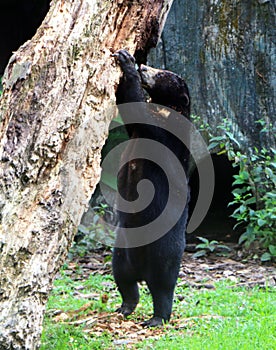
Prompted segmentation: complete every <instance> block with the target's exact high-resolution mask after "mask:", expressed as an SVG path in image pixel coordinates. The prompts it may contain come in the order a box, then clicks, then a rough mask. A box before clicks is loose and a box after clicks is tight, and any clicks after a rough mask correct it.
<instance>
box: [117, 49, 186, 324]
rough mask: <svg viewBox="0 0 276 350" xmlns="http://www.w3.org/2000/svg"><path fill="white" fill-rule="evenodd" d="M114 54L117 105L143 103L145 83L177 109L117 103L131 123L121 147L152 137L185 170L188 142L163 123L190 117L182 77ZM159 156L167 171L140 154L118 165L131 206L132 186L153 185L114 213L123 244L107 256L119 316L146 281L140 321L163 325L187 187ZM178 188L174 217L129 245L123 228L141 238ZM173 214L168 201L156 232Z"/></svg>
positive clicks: (159, 100)
mask: <svg viewBox="0 0 276 350" xmlns="http://www.w3.org/2000/svg"><path fill="white" fill-rule="evenodd" d="M113 56H114V57H115V58H116V61H117V62H118V63H119V65H120V67H121V69H122V71H123V77H122V79H121V81H120V84H119V86H118V89H117V95H116V97H117V104H118V105H119V104H125V103H129V102H145V100H146V98H145V92H144V90H143V88H144V89H145V90H146V92H147V93H148V94H149V96H150V98H151V102H153V103H154V104H158V105H163V106H167V107H170V108H171V109H174V110H175V111H177V112H180V113H175V112H173V113H169V112H168V113H165V115H162V111H161V109H158V108H154V109H153V111H152V113H150V114H151V115H149V114H148V112H147V111H146V110H144V105H145V104H143V103H141V108H138V105H139V104H137V103H131V104H128V105H129V107H128V108H126V109H124V108H120V105H119V110H120V113H121V115H122V118H123V120H125V119H127V114H128V113H130V114H133V115H134V118H133V123H130V122H128V123H127V125H126V129H127V132H128V134H129V137H130V139H131V140H132V141H134V143H132V146H130V148H131V149H127V150H126V151H127V152H128V153H129V154H135V152H134V148H135V147H139V139H140V140H141V139H142V140H143V141H144V140H145V139H149V140H151V141H156V142H158V143H160V144H161V145H164V146H165V147H166V148H167V149H168V150H169V151H168V152H170V151H172V152H173V153H174V155H175V156H176V159H177V160H178V162H179V163H180V164H181V166H182V168H184V170H185V173H186V172H187V169H188V165H189V151H188V147H187V145H185V144H184V143H183V142H182V140H180V139H179V138H178V137H177V136H176V135H174V134H173V132H171V131H170V130H167V128H166V123H167V122H168V120H170V118H174V119H178V118H179V119H182V120H183V119H185V117H186V118H187V119H188V118H189V115H190V97H189V92H188V88H187V85H186V84H185V82H184V80H183V79H182V78H181V77H179V76H177V75H176V74H174V73H172V72H169V71H165V70H160V69H154V68H151V67H148V66H145V65H141V66H140V67H139V69H138V70H136V68H135V59H134V58H133V57H132V56H131V55H130V54H129V53H128V52H127V51H126V50H119V51H117V52H115V54H113ZM146 105H150V104H146ZM122 106H124V105H122ZM168 110H170V109H168ZM158 111H160V112H158ZM159 113H160V115H159ZM168 114H169V115H168ZM133 115H132V117H133ZM152 115H153V117H152ZM175 116H177V117H175ZM147 118H149V119H154V118H155V119H156V120H158V119H161V120H163V121H161V122H159V123H157V124H156V125H154V124H152V122H150V123H148V122H147ZM164 120H165V122H164ZM143 121H144V122H145V123H143ZM163 126H164V127H163ZM144 142H146V141H144ZM149 147H151V146H149ZM162 149H163V148H162ZM137 154H138V153H137ZM159 157H160V162H163V163H166V162H167V163H168V166H167V170H166V171H164V169H162V168H161V167H160V164H156V162H154V161H153V160H152V159H146V157H145V159H142V158H141V157H140V156H139V157H138V156H137V158H134V159H132V160H131V161H129V162H125V164H124V165H123V166H122V168H121V170H120V173H119V175H118V191H119V193H120V195H121V196H122V197H123V198H124V199H125V200H126V201H128V202H129V203H130V205H131V203H133V202H135V200H136V199H137V198H138V197H139V191H138V189H137V186H138V184H139V182H140V181H141V180H142V179H147V180H149V181H150V182H151V183H152V184H153V186H154V189H155V192H154V194H153V198H152V201H151V203H150V204H149V205H148V206H147V208H145V209H141V210H138V211H137V212H135V210H129V211H128V212H123V211H119V212H118V216H119V226H120V236H121V238H122V237H123V241H125V243H126V246H122V245H121V246H120V244H119V246H118V245H117V246H116V247H115V248H114V250H113V258H112V266H113V274H114V278H115V282H116V284H117V286H118V289H119V292H120V294H121V296H122V305H121V307H120V308H119V309H118V310H117V311H118V312H120V313H122V314H123V315H124V316H128V315H130V314H131V313H132V312H133V311H134V309H135V307H136V305H137V304H138V301H139V291H138V284H137V282H139V281H145V282H146V283H147V286H148V288H149V290H150V293H151V295H152V299H153V307H154V315H153V317H152V318H150V319H149V320H148V321H146V322H144V323H143V325H144V326H148V327H151V326H158V325H162V324H163V323H164V322H168V321H169V319H170V316H171V311H172V302H173V294H174V288H175V285H176V281H177V277H178V273H179V268H180V263H181V259H182V254H183V252H184V249H185V230H186V224H187V217H188V199H189V189H188V184H187V182H188V180H187V176H186V177H185V176H184V177H183V178H178V177H179V176H178V171H177V170H176V169H175V166H174V165H172V164H171V163H170V162H169V161H168V160H167V159H166V151H165V150H164V152H163V151H162V154H159ZM161 158H162V159H161ZM157 163H158V161H157ZM166 172H167V173H166ZM168 173H170V174H169V176H170V177H171V179H170V180H168ZM169 182H170V183H169ZM183 187H184V188H185V189H184V192H185V191H186V192H185V193H186V198H180V201H181V202H184V203H182V204H183V207H181V206H180V207H181V208H182V210H181V213H180V216H179V217H177V218H178V219H177V220H176V222H174V223H173V224H172V225H171V227H169V229H168V230H167V231H166V232H164V233H162V234H161V235H160V236H157V238H156V239H154V240H151V241H149V242H147V241H146V240H145V241H146V243H145V244H143V243H141V244H140V243H139V244H137V246H133V245H130V246H128V245H127V242H128V230H129V229H132V228H136V227H141V230H140V231H137V232H138V234H139V235H141V236H143V234H145V237H146V235H148V234H149V235H150V234H151V231H150V230H151V229H149V230H148V231H147V229H146V228H147V227H148V226H147V225H148V224H150V223H151V222H152V221H154V220H156V219H157V218H158V217H159V216H160V215H161V214H162V213H163V212H164V211H165V208H166V205H167V204H168V201H169V200H168V197H169V191H173V192H174V193H178V192H179V193H180V192H181V191H180V190H181V189H182V193H183ZM173 217H174V207H172V206H171V207H170V208H169V215H168V216H167V219H165V220H166V221H164V222H163V224H162V225H161V226H159V227H160V230H161V231H162V229H163V228H164V227H166V225H167V223H168V221H170V220H171V219H172V218H173ZM172 222H173V220H172ZM144 228H145V229H144Z"/></svg>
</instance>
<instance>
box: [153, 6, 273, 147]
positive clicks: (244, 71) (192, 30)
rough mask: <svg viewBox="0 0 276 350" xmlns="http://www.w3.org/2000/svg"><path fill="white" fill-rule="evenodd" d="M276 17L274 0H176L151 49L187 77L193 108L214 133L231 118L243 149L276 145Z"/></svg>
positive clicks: (159, 59)
mask: <svg viewBox="0 0 276 350" xmlns="http://www.w3.org/2000/svg"><path fill="white" fill-rule="evenodd" d="M275 18H276V7H275V1H271V0H254V1H253V0H252V1H232V0H225V1H213V0H207V1H205V0H175V1H174V3H173V6H172V8H171V11H170V14H169V16H168V20H167V22H166V26H165V28H164V32H163V34H162V41H161V42H160V44H159V45H158V50H157V51H156V50H152V51H153V52H152V53H151V55H150V56H151V63H152V64H153V65H154V66H155V67H158V66H160V67H163V68H164V67H165V68H166V69H169V70H172V71H174V72H176V73H178V74H180V75H181V76H183V77H184V78H185V79H186V81H187V84H188V86H189V88H190V92H191V101H192V113H193V114H195V115H197V116H200V117H201V118H203V119H204V120H205V121H206V122H208V123H209V125H210V126H211V127H212V131H213V133H216V127H217V126H218V125H221V124H223V120H224V119H225V118H227V119H228V120H229V121H230V123H231V125H232V127H233V133H234V135H235V138H236V139H237V140H238V141H239V143H240V144H241V147H242V148H243V151H247V150H248V148H249V149H250V148H251V149H253V148H254V147H255V146H257V147H265V148H270V147H275V128H276V118H275V115H276V108H275V107H276V106H275V101H276V98H275V81H276V70H275V53H276V46H275V36H276V27H275ZM260 119H263V121H264V122H265V124H264V125H263V124H262V123H260V122H258V121H259V120H260ZM264 128H265V129H266V130H267V132H263V131H262V130H263V129H264Z"/></svg>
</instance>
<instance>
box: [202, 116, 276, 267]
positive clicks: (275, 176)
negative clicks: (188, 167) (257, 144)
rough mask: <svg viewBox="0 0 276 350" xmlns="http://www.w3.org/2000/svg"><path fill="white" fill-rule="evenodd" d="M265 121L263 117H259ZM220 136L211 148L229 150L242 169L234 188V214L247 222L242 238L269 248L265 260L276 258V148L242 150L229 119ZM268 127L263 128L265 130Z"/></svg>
mask: <svg viewBox="0 0 276 350" xmlns="http://www.w3.org/2000/svg"><path fill="white" fill-rule="evenodd" d="M258 123H261V124H262V125H264V123H263V122H262V121H258ZM218 128H219V129H221V130H222V131H223V133H222V135H221V136H216V137H211V139H210V144H209V150H211V149H216V150H218V154H221V153H227V155H228V158H229V160H231V161H233V166H234V167H239V172H238V174H237V175H234V182H233V186H234V189H233V191H232V193H233V196H234V200H233V201H232V202H231V203H229V205H235V207H236V208H235V210H234V212H233V214H232V217H233V218H235V219H236V221H237V224H236V226H238V225H241V224H243V225H245V231H244V232H243V234H242V235H241V237H240V239H239V243H240V244H241V243H244V244H245V246H246V247H247V248H248V247H249V246H250V245H251V244H252V243H253V242H258V243H259V245H260V247H262V248H265V249H266V250H267V251H266V252H265V253H264V254H263V255H262V256H261V260H262V261H267V260H271V259H273V258H276V220H275V219H276V193H275V192H273V190H275V187H276V151H275V150H274V149H265V148H263V149H261V150H259V149H257V148H254V149H253V150H251V153H250V151H249V150H248V154H245V152H242V151H241V146H240V144H239V142H238V141H237V140H236V139H235V137H234V135H233V133H232V132H231V125H230V123H229V121H227V120H225V121H224V124H223V125H221V126H219V127H218ZM265 131H266V130H265V128H264V129H263V132H265Z"/></svg>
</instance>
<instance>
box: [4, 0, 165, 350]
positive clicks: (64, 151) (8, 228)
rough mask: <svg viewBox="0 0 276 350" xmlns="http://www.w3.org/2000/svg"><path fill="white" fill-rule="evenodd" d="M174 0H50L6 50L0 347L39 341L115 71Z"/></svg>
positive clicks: (153, 36) (90, 174) (82, 202)
mask: <svg viewBox="0 0 276 350" xmlns="http://www.w3.org/2000/svg"><path fill="white" fill-rule="evenodd" d="M171 2H172V1H171V0H150V1H145V0H137V1H122V0H115V1H97V0H94V1H92V0H71V1H65V0H53V1H52V3H51V7H50V10H49V12H48V14H47V16H46V18H45V20H44V21H43V23H42V25H41V26H40V28H39V29H38V31H37V32H36V34H35V36H34V37H33V38H32V40H30V41H28V42H26V43H25V44H24V45H23V46H21V47H20V48H19V50H18V51H17V52H15V53H14V55H13V56H12V57H11V59H10V61H9V64H8V66H7V68H6V70H5V76H4V80H3V85H4V91H3V96H2V99H1V104H0V108H1V109H0V118H1V127H0V140H1V144H0V160H1V169H0V171H1V176H0V219H1V223H0V225H1V226H0V253H1V257H0V269H1V270H0V271H1V275H0V349H20V350H22V349H36V348H38V347H39V339H40V334H41V330H42V320H43V313H44V309H45V303H46V301H47V297H48V294H49V290H50V288H51V284H52V281H53V278H54V276H55V274H56V272H57V271H58V269H59V268H60V266H61V264H62V262H63V260H64V258H65V256H66V254H67V251H68V248H69V247H70V244H71V241H72V238H73V236H74V232H75V231H76V228H77V226H78V224H79V222H80V219H81V216H82V214H83V212H84V210H85V209H86V207H87V204H88V201H89V199H90V197H91V194H92V192H93V190H94V188H95V186H96V184H97V182H98V180H99V176H100V155H101V148H102V146H103V144H104V142H105V139H106V137H107V133H108V125H109V122H110V120H111V118H112V117H113V115H114V112H115V87H116V84H117V83H118V81H119V77H120V74H121V73H120V70H119V69H118V67H117V66H116V65H115V64H114V59H113V58H112V57H111V53H112V52H114V51H115V50H117V49H120V48H127V49H129V51H130V52H131V53H134V51H135V50H136V51H137V50H138V51H139V52H144V51H145V50H147V49H148V48H149V47H152V46H153V45H154V44H156V41H157V38H158V36H159V34H160V31H161V29H162V26H163V24H164V22H165V18H166V14H167V12H168V10H169V8H170V5H171Z"/></svg>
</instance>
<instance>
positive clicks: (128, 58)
mask: <svg viewBox="0 0 276 350" xmlns="http://www.w3.org/2000/svg"><path fill="white" fill-rule="evenodd" d="M112 57H115V58H116V60H117V61H118V62H119V64H120V66H121V68H122V69H123V70H124V68H126V67H129V66H131V67H135V58H134V57H133V56H132V55H131V54H130V53H129V52H128V51H127V50H124V49H123V50H118V51H116V52H114V54H112Z"/></svg>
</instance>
